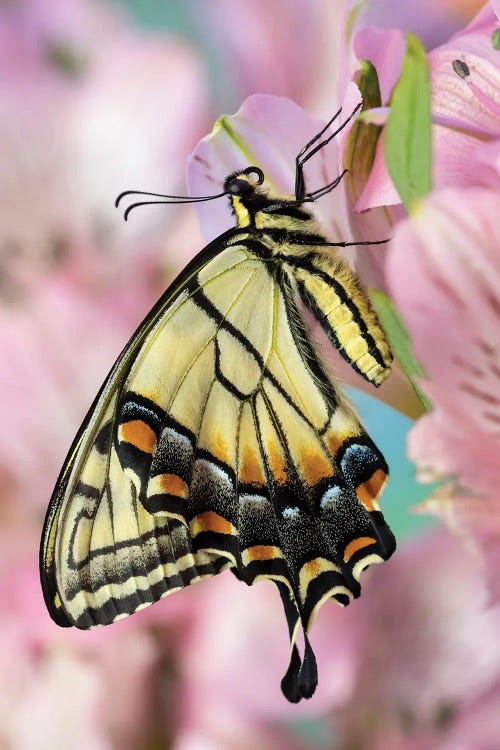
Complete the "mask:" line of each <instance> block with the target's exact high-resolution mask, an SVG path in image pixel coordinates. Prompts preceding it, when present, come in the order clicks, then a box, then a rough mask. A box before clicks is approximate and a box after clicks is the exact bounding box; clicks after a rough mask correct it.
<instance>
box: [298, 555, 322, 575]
mask: <svg viewBox="0 0 500 750" xmlns="http://www.w3.org/2000/svg"><path fill="white" fill-rule="evenodd" d="M322 570H323V567H322V565H321V559H320V558H318V557H317V558H316V559H315V560H309V562H306V563H305V564H304V566H303V568H302V572H303V573H305V575H306V576H307V577H308V579H309V580H311V579H313V578H316V576H319V574H320V573H321V571H322Z"/></svg>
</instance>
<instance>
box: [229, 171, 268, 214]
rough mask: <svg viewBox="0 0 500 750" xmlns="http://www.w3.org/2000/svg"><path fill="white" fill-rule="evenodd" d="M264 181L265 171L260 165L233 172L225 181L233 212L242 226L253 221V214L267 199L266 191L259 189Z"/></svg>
mask: <svg viewBox="0 0 500 750" xmlns="http://www.w3.org/2000/svg"><path fill="white" fill-rule="evenodd" d="M263 182H264V172H263V171H262V170H261V169H259V167H247V168H246V169H244V170H242V171H241V172H233V174H230V175H229V177H226V180H225V181H224V192H225V193H226V194H227V195H228V196H229V200H230V203H231V207H232V209H233V213H234V214H235V216H236V219H237V222H238V225H239V226H240V227H245V226H248V225H249V224H250V223H251V218H250V217H251V215H253V214H254V213H255V211H256V210H257V209H259V208H260V207H261V205H262V203H263V201H265V193H264V191H262V190H259V188H260V186H261V185H262V183H263Z"/></svg>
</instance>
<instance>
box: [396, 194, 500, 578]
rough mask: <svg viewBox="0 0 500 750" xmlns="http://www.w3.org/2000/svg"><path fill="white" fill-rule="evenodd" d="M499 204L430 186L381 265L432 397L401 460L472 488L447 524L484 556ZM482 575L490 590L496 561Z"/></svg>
mask: <svg viewBox="0 0 500 750" xmlns="http://www.w3.org/2000/svg"><path fill="white" fill-rule="evenodd" d="M499 210H500V201H499V198H498V194H497V192H494V191H490V190H487V189H485V188H462V189H456V190H453V189H448V190H442V191H437V192H436V193H435V194H433V195H432V196H431V197H429V198H428V199H427V200H426V201H424V202H423V203H422V205H421V206H420V208H419V210H418V211H417V212H416V213H415V215H414V216H413V217H412V218H411V219H408V220H407V221H405V222H403V223H401V224H400V225H399V226H398V227H397V228H396V232H395V235H394V239H393V242H392V247H391V255H390V258H389V263H388V276H389V281H390V285H391V289H392V293H393V296H394V299H395V300H396V302H397V303H398V306H399V309H400V310H401V312H402V315H403V317H404V320H405V322H406V324H407V326H408V329H409V332H410V334H411V336H412V340H413V346H414V350H415V353H416V355H417V357H418V358H419V360H420V362H421V363H422V364H423V366H424V369H425V370H426V372H427V374H428V377H429V380H426V381H423V382H422V383H421V386H422V388H423V390H424V391H425V392H426V393H427V394H428V396H429V397H430V399H431V401H432V403H433V409H432V411H431V412H430V413H429V414H427V415H425V416H424V417H422V418H421V419H420V420H419V422H418V423H417V425H416V426H415V427H414V429H413V430H412V433H411V435H410V439H409V454H410V457H411V458H413V460H414V461H415V462H416V464H417V467H418V470H419V473H420V476H421V477H422V478H423V479H424V480H429V479H432V480H435V479H436V478H446V477H455V478H456V480H457V481H458V482H459V483H460V485H461V486H462V487H464V488H467V489H468V490H471V491H473V492H474V493H477V495H478V497H476V498H474V499H473V498H469V499H467V500H464V499H462V500H460V499H459V500H458V501H457V504H456V506H453V505H452V506H451V507H452V508H453V510H452V515H453V516H454V517H456V518H457V520H456V521H454V525H455V526H456V525H458V526H459V527H463V526H469V525H470V526H471V530H472V533H473V535H475V536H477V538H478V540H479V542H480V543H481V544H482V543H483V542H484V546H485V550H486V554H487V558H488V559H489V560H491V561H492V560H493V559H494V556H495V554H496V553H495V552H494V540H496V543H497V544H498V543H499V542H500V534H499V533H498V531H495V529H496V528H497V527H498V523H499V522H498V518H500V506H499V505H498V501H496V500H495V498H496V495H497V492H498V486H499V482H500V468H499V461H498V456H499V455H500V428H499V425H500V400H499V398H498V392H499V383H500V335H499V332H500V300H499V297H498V289H499V288H500V262H499V256H498V243H497V239H496V235H497V230H496V227H497V220H498V212H499ZM453 502H454V501H450V503H453ZM495 506H496V510H495ZM447 507H449V503H448V502H443V512H444V509H445V508H447ZM462 509H463V517H462ZM446 516H447V517H450V513H449V511H447V512H446ZM490 576H491V577H492V578H493V579H494V582H493V586H494V588H495V589H496V590H498V586H499V584H498V567H490Z"/></svg>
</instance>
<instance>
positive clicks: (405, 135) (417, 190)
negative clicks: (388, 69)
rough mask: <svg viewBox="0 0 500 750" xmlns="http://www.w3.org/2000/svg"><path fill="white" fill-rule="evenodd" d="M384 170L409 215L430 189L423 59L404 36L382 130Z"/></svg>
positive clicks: (420, 48)
mask: <svg viewBox="0 0 500 750" xmlns="http://www.w3.org/2000/svg"><path fill="white" fill-rule="evenodd" d="M385 158H386V162H387V169H388V170H389V174H390V176H391V178H392V181H393V182H394V185H395V187H396V190H397V191H398V193H399V195H400V196H401V200H402V201H403V203H404V205H405V208H406V210H407V211H408V213H411V212H412V211H413V210H414V208H415V206H416V204H417V203H418V200H419V198H422V197H423V196H424V195H427V193H429V192H430V191H431V189H432V139H431V99H430V83H429V69H428V65H427V56H426V54H425V49H424V47H423V46H422V42H421V41H420V40H419V39H418V37H416V36H414V35H413V34H407V35H406V56H405V59H404V61H403V69H402V72H401V77H400V79H399V81H398V83H397V84H396V86H395V88H394V91H393V94H392V99H391V111H390V114H389V119H388V122H387V128H386V139H385Z"/></svg>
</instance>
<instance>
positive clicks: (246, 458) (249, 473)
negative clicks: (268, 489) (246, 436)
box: [239, 445, 266, 485]
mask: <svg viewBox="0 0 500 750" xmlns="http://www.w3.org/2000/svg"><path fill="white" fill-rule="evenodd" d="M239 478H240V482H242V483H243V484H259V485H263V484H265V481H266V478H265V476H264V472H263V471H262V466H261V465H260V461H259V459H258V458H257V454H256V453H255V451H254V450H253V449H252V448H250V447H249V446H248V445H246V446H245V447H244V449H243V456H242V459H241V467H240V477H239Z"/></svg>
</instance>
